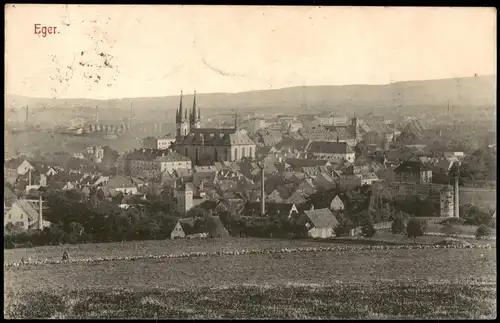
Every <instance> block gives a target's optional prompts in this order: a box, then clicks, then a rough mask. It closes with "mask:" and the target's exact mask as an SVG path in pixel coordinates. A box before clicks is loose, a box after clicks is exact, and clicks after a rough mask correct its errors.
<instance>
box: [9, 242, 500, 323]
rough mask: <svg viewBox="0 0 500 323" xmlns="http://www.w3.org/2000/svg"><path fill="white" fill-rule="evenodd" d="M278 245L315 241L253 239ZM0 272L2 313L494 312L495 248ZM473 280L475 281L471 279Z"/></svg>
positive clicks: (392, 314)
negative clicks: (2, 288)
mask: <svg viewBox="0 0 500 323" xmlns="http://www.w3.org/2000/svg"><path fill="white" fill-rule="evenodd" d="M236 241H237V242H226V243H224V242H218V243H220V245H218V246H219V248H233V249H234V247H235V245H234V244H235V243H240V245H239V247H242V248H244V247H243V245H245V244H251V245H252V247H253V248H256V241H255V240H253V239H248V241H246V239H239V240H236ZM204 242H205V243H206V244H208V245H207V246H205V248H214V245H217V243H216V242H213V241H211V242H210V243H208V241H189V243H190V244H192V245H191V247H192V248H193V249H196V248H203V243H204ZM170 243H174V242H170V241H169V242H165V248H166V247H167V246H168V247H169V248H172V245H170ZM175 243H178V241H175ZM187 243H188V242H187V241H186V244H187ZM280 243H281V244H282V246H283V244H309V245H316V246H317V245H318V243H316V242H306V241H279V240H277V241H271V240H262V241H261V242H259V244H260V245H259V246H261V247H263V248H270V249H274V248H278V246H277V245H276V244H280ZM212 244H213V245H212ZM231 244H232V245H231ZM149 245H150V244H146V246H142V248H148V247H147V246H149ZM108 246H109V245H108ZM288 247H289V246H288ZM81 248H83V247H81ZM115 248H116V247H115ZM139 248H140V247H137V249H138V250H139ZM93 249H95V247H94V248H93ZM137 252H139V251H137ZM458 264H459V265H458ZM4 277H5V279H4V290H5V294H4V303H5V305H6V312H5V315H6V316H7V317H64V318H69V317H79V318H84V317H98V318H109V317H115V318H130V317H151V318H152V317H154V315H155V314H156V315H157V317H158V318H167V317H170V318H175V317H179V318H180V317H183V318H187V317H189V318H196V317H205V318H217V317H224V318H244V317H253V318H257V317H261V318H268V317H277V318H297V317H300V318H380V317H387V318H405V317H406V318H450V317H451V318H478V317H482V316H484V317H493V316H496V306H495V305H496V249H433V250H418V249H414V250H401V249H399V250H370V251H368V250H364V251H363V250H346V251H338V252H311V253H302V254H249V255H239V256H220V257H197V258H192V259H162V260H143V261H110V262H101V263H91V264H86V265H84V264H59V265H39V266H26V267H20V268H4ZM477 278H480V280H479V282H477V281H475V280H471V279H477Z"/></svg>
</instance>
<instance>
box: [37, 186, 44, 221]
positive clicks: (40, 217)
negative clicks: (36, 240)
mask: <svg viewBox="0 0 500 323" xmlns="http://www.w3.org/2000/svg"><path fill="white" fill-rule="evenodd" d="M42 203H43V201H42V192H40V210H39V212H38V230H43V215H42V210H43V206H42Z"/></svg>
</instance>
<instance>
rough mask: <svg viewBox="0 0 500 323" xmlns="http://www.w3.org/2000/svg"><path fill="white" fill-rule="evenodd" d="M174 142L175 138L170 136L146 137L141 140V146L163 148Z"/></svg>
mask: <svg viewBox="0 0 500 323" xmlns="http://www.w3.org/2000/svg"><path fill="white" fill-rule="evenodd" d="M174 142H175V138H173V137H170V136H163V137H146V138H144V139H143V140H142V147H143V148H146V149H161V150H165V149H168V148H170V146H171V145H172V144H173V143H174Z"/></svg>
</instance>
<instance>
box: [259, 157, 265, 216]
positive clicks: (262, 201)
mask: <svg viewBox="0 0 500 323" xmlns="http://www.w3.org/2000/svg"><path fill="white" fill-rule="evenodd" d="M259 167H260V214H261V215H262V216H264V215H266V191H265V190H264V184H265V176H264V165H259Z"/></svg>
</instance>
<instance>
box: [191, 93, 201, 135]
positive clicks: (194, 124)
mask: <svg viewBox="0 0 500 323" xmlns="http://www.w3.org/2000/svg"><path fill="white" fill-rule="evenodd" d="M189 119H190V124H191V129H199V128H201V113H200V108H198V110H196V91H194V98H193V110H192V111H191V116H190V118H189Z"/></svg>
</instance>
